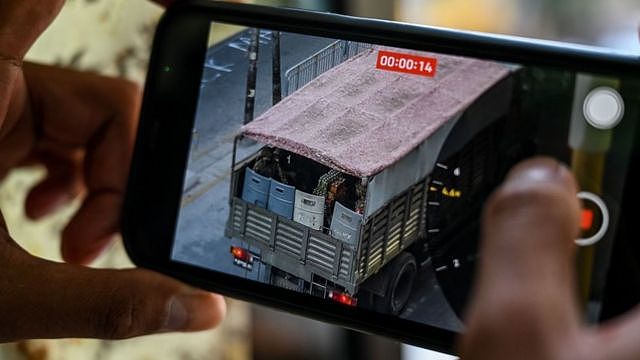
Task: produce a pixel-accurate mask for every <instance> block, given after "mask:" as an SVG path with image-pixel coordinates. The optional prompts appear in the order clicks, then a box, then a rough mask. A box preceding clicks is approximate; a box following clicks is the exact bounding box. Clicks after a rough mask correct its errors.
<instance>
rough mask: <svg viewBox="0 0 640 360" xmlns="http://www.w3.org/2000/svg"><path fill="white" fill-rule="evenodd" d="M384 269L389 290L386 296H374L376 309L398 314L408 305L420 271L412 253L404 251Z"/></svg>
mask: <svg viewBox="0 0 640 360" xmlns="http://www.w3.org/2000/svg"><path fill="white" fill-rule="evenodd" d="M382 271H383V272H384V274H383V277H384V278H385V281H386V282H387V291H386V293H385V296H384V297H380V296H374V305H375V309H376V310H377V311H379V312H382V313H385V314H391V315H398V314H400V312H401V311H402V310H403V309H404V307H405V306H406V305H407V302H408V301H409V297H410V296H411V292H412V290H413V283H414V281H415V279H416V274H417V273H418V265H417V264H416V259H415V257H414V256H413V255H412V254H411V253H408V252H406V251H405V252H402V253H400V254H398V256H396V258H395V259H393V260H392V261H391V262H390V263H389V264H387V266H386V267H385V268H384V269H383V270H382Z"/></svg>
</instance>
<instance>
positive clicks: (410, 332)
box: [121, 0, 640, 353]
mask: <svg viewBox="0 0 640 360" xmlns="http://www.w3.org/2000/svg"><path fill="white" fill-rule="evenodd" d="M212 21H213V22H223V23H231V24H238V25H242V26H250V27H260V28H267V29H271V30H280V31H289V32H298V33H304V34H308V35H315V36H324V37H330V38H340V39H348V40H354V41H362V42H370V43H378V44H381V45H388V46H395V47H404V48H412V49H416V50H429V51H434V52H446V53H451V54H455V55H463V56H472V57H478V58H486V59H494V60H500V61H508V62H519V63H527V64H532V65H545V66H550V67H561V68H569V69H572V70H575V71H585V72H592V73H602V74H615V75H618V76H620V75H633V76H638V75H639V74H640V58H639V57H638V56H634V55H629V54H622V53H618V52H616V51H613V50H605V49H596V48H589V47H582V46H575V45H570V44H562V43H555V42H546V41H536V40H530V39H523V38H515V37H508V36H500V35H489V34H479V33H473V32H463V31H455V30H448V29H441V28H433V27H425V26H416V25H407V24H401V23H396V22H390V21H381V20H370V19H362V18H356V17H351V16H342V15H335V14H328V13H318V12H311V11H304V10H295V9H282V8H269V7H260V6H254V5H241V4H229V3H221V2H212V1H206V0H186V1H181V2H178V3H177V4H176V5H174V6H172V7H170V8H169V9H168V10H167V12H166V13H165V15H164V16H163V18H162V19H161V21H160V24H159V26H158V28H157V31H156V35H155V39H154V43H153V50H152V55H151V60H150V63H149V70H148V76H147V83H146V86H145V91H144V100H143V105H142V110H141V116H140V124H139V128H138V136H137V139H136V145H135V151H134V155H133V160H132V165H131V173H130V178H129V183H128V186H127V192H126V197H125V202H124V207H123V215H122V222H121V224H122V234H123V238H124V243H125V247H126V250H127V252H128V254H129V256H130V257H131V259H132V260H133V261H134V263H135V264H136V265H138V266H141V267H145V268H148V269H152V270H155V271H158V272H161V273H164V274H167V275H169V276H173V277H175V278H178V279H181V280H183V281H185V282H187V283H190V284H193V285H195V286H199V287H202V288H205V289H208V290H212V291H216V292H220V293H222V294H225V295H229V296H233V297H236V298H240V299H243V300H249V301H252V302H257V303H260V304H263V305H268V306H272V307H276V308H279V309H282V310H286V311H289V312H293V313H297V314H301V315H304V316H308V317H312V318H315V319H319V320H323V321H328V322H332V323H335V324H338V325H341V326H344V327H348V328H353V329H357V330H360V331H365V332H370V333H375V334H379V335H383V336H387V337H391V338H395V339H398V340H401V341H404V342H407V343H411V344H414V345H418V346H423V347H427V348H430V349H434V350H437V351H442V352H447V353H454V352H455V349H454V344H455V336H456V334H455V333H454V332H451V331H447V330H443V329H440V328H436V327H433V326H429V325H425V324H421V323H417V322H412V321H408V320H402V319H399V318H396V317H392V316H387V315H381V314H377V313H373V312H370V311H366V310H363V309H359V308H356V309H352V308H346V307H344V306H341V305H338V304H331V303H328V302H327V301H325V300H323V299H316V298H312V297H310V296H308V295H303V294H297V293H294V292H291V291H287V290H284V289H279V288H275V287H272V286H269V285H265V284H260V283H256V282H253V281H250V280H245V279H239V278H236V277H234V276H230V275H226V274H222V273H217V272H214V271H210V270H206V269H202V268H199V267H195V266H191V265H187V264H183V263H178V262H174V261H171V259H170V254H171V246H172V244H173V240H174V239H173V237H174V232H175V226H176V222H177V212H178V210H179V208H180V200H181V194H182V189H183V181H184V169H185V167H186V161H187V156H188V152H189V145H190V140H191V131H192V126H193V121H194V118H195V112H196V106H197V100H198V94H199V84H200V81H201V77H202V71H203V66H202V64H203V61H204V58H205V53H206V50H207V47H206V44H207V39H208V35H209V28H210V24H211V22H212ZM633 153H634V154H636V155H635V156H632V159H637V158H638V157H637V154H638V148H637V146H635V142H634V149H633ZM627 180H631V179H627ZM626 203H628V201H626ZM624 207H625V204H624V203H623V209H624Z"/></svg>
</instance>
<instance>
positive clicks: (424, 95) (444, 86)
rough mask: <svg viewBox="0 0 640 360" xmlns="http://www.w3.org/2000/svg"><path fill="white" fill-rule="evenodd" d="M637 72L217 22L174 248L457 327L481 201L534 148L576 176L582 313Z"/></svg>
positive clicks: (255, 276) (254, 274) (258, 277)
mask: <svg viewBox="0 0 640 360" xmlns="http://www.w3.org/2000/svg"><path fill="white" fill-rule="evenodd" d="M639 85H640V83H639V82H638V79H631V78H628V77H625V78H620V77H615V76H603V75H598V74H590V73H576V72H574V71H568V70H564V69H561V68H550V67H549V68H547V67H540V66H528V65H526V64H517V63H504V62H498V61H490V60H483V59H474V58H469V57H462V56H454V55H449V54H442V53H434V52H429V51H416V50H407V49H402V48H394V47H388V46H379V45H375V44H367V43H359V42H353V41H347V40H341V39H329V38H323V37H316V36H309V35H302V34H295V33H287V32H276V31H271V30H269V29H254V28H242V27H237V26H231V25H226V24H220V23H214V24H212V26H211V39H210V44H209V48H208V51H207V54H206V58H205V59H203V76H202V81H201V85H200V86H201V88H200V97H199V103H198V109H197V115H196V119H195V123H194V124H195V125H194V127H193V132H192V139H191V140H192V141H191V150H190V154H189V160H188V167H187V169H186V175H185V179H184V190H183V197H182V203H181V209H180V212H179V219H178V225H177V229H176V233H175V240H174V244H173V248H172V249H173V250H172V254H171V257H172V260H174V261H178V262H182V263H187V264H190V265H195V266H199V267H202V268H206V269H210V270H213V271H218V272H223V273H226V274H231V275H234V276H237V277H239V278H243V279H250V280H253V281H257V282H261V283H266V284H270V285H272V286H276V287H280V288H285V289H288V290H290V291H295V292H299V293H304V294H308V296H313V297H320V298H324V299H326V301H327V302H334V303H337V304H340V306H345V307H361V308H365V309H370V310H373V311H376V312H380V313H385V314H391V315H394V316H398V317H400V318H403V319H408V320H411V321H415V322H420V323H424V324H428V325H432V326H436V327H439V328H443V329H448V330H453V331H460V330H461V329H462V327H463V323H462V320H461V314H462V313H463V311H464V307H465V304H466V302H467V300H468V298H469V291H470V289H471V288H472V285H473V278H474V269H475V265H476V262H477V261H478V259H479V258H480V256H481V255H482V254H481V253H479V252H478V230H479V226H480V224H479V219H480V214H481V211H482V205H483V202H484V200H486V199H487V197H488V196H489V195H490V194H491V192H492V191H493V190H494V189H495V188H496V187H497V186H499V184H500V183H501V181H502V180H503V179H504V177H505V175H506V173H507V172H508V171H509V169H510V168H511V167H512V166H514V164H516V163H518V162H519V161H521V160H523V159H526V158H529V157H532V156H536V155H546V156H552V157H554V158H556V159H558V160H560V161H562V162H563V163H565V164H567V165H568V166H569V167H570V168H571V169H572V170H573V172H574V174H575V175H576V177H577V179H578V182H579V185H580V188H581V192H580V193H579V194H578V197H579V198H580V199H581V200H582V205H583V208H582V213H581V224H580V225H581V235H580V238H578V239H576V243H577V244H578V246H579V251H578V261H577V265H576V266H578V274H579V277H580V278H579V289H580V298H581V300H582V301H583V303H584V306H585V310H586V313H587V316H588V317H589V318H591V319H596V318H597V317H598V313H599V307H600V302H601V298H602V293H603V289H604V285H605V284H604V282H605V281H604V279H605V276H604V275H605V274H606V271H607V269H608V265H609V257H610V250H611V244H612V242H613V241H614V238H615V235H616V226H615V225H616V220H617V218H618V215H619V207H620V202H621V199H622V195H623V193H622V189H623V188H624V185H625V184H624V180H625V177H626V173H627V170H628V166H629V157H630V154H629V153H630V149H631V147H632V142H633V140H634V139H633V134H634V133H635V129H634V127H635V123H636V121H637V118H638V114H639V112H638V110H639V109H638V106H639V105H640V104H639V103H638V88H639ZM483 261H491V259H483Z"/></svg>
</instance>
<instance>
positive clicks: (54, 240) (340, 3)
mask: <svg viewBox="0 0 640 360" xmlns="http://www.w3.org/2000/svg"><path fill="white" fill-rule="evenodd" d="M242 2H251V3H260V4H265V5H271V6H292V7H301V8H308V9H316V10H324V11H334V12H338V13H346V14H353V15H361V16H370V17H378V18H384V19H395V20H402V21H409V22H415V23H421V24H428V25H436V26H446V27H453V28H459V29H468V30H478V31H488V32H496V33H503V34H512V35H522V36H529V37H538V38H545V39H553V40H566V41H572V42H577V43H583V44H592V45H600V46H606V47H612V48H618V49H625V50H628V51H633V52H637V53H639V54H640V42H639V41H638V38H639V31H638V29H639V24H640V3H638V2H637V0H616V1H615V2H614V1H605V0H563V1H555V0H526V1H525V0H475V1H469V0H395V1H392V0H263V1H258V0H256V1H242ZM161 13H162V9H160V8H159V7H157V6H155V5H152V4H151V3H149V2H148V1H146V0H67V4H66V5H65V8H64V9H63V11H62V13H61V15H60V16H59V18H58V19H57V20H56V21H55V23H54V24H53V25H52V26H51V28H50V29H49V30H48V31H47V32H46V33H45V35H44V36H43V37H42V38H41V39H40V40H39V41H38V42H37V43H36V45H35V46H34V47H33V49H32V50H31V52H30V53H29V55H28V58H29V59H30V60H32V61H38V62H44V63H49V64H57V65H60V66H65V67H71V68H76V69H81V70H87V71H96V72H99V73H102V74H108V75H113V76H122V77H127V78H129V79H132V80H134V81H137V82H139V83H140V84H143V82H144V77H145V71H146V64H147V61H148V54H149V47H150V41H151V39H152V37H153V31H154V28H155V25H156V23H157V21H158V18H159V16H160V15H161ZM43 176H44V171H43V170H42V169H39V168H30V169H21V170H19V171H14V172H13V173H12V174H11V175H10V176H8V177H7V178H6V179H4V181H2V183H0V209H1V210H2V212H3V213H4V215H5V217H6V219H7V222H8V224H9V227H10V231H11V233H12V235H13V236H14V237H15V238H16V240H17V241H18V242H20V243H21V244H22V246H24V247H25V248H27V249H28V250H29V251H30V252H32V253H34V254H36V255H38V256H42V257H46V258H49V259H54V260H59V259H60V255H59V250H58V244H59V243H58V239H59V233H60V231H61V229H62V228H63V227H64V224H65V222H66V220H67V219H68V218H69V216H70V215H71V214H72V213H73V212H74V211H75V209H76V207H77V204H72V205H71V206H69V207H68V208H66V209H64V210H63V211H61V212H60V213H59V214H56V215H54V216H51V217H49V218H46V219H44V220H41V221H38V222H31V221H29V220H27V219H26V218H25V217H24V214H23V207H22V203H23V201H24V198H25V195H26V192H27V190H28V189H29V188H30V187H31V186H33V184H34V183H36V182H37V181H38V180H39V179H41V178H42V177H43ZM95 266H98V267H100V266H102V267H128V266H131V263H130V262H129V261H128V259H127V258H126V255H125V253H124V250H123V248H122V245H121V244H120V243H119V242H118V243H116V245H114V246H113V247H112V248H111V249H110V250H109V252H108V253H107V254H105V255H104V256H102V257H101V258H100V259H99V260H98V261H97V263H96V264H95ZM5 326H7V324H5ZM252 358H253V359H332V360H335V359H374V360H375V359H385V360H386V359H390V360H392V359H406V360H413V359H448V358H450V357H448V356H445V355H441V354H435V353H432V352H428V351H423V350H420V349H417V348H413V347H409V346H403V345H401V344H399V343H397V342H394V341H390V340H386V339H383V338H380V337H375V336H368V335H360V334H357V333H354V332H351V331H348V330H344V329H342V328H339V327H335V326H331V325H327V324H323V323H320V322H315V321H311V320H306V319H303V318H300V317H296V316H292V315H288V314H285V313H281V312H276V311H273V310H268V309H265V308H261V307H256V306H252V305H249V304H246V303H243V302H239V301H234V300H229V316H228V318H227V320H226V321H225V322H224V324H223V325H222V326H221V327H220V328H218V329H216V330H214V331H209V332H204V333H200V334H190V335H156V336H148V337H145V338H142V339H134V340H127V341H120V342H110V341H99V340H79V339H66V340H55V341H44V340H34V341H23V342H20V343H15V344H5V345H0V359H17V360H22V359H40V360H48V359H52V360H57V359H101V360H102V359H194V360H195V359H252Z"/></svg>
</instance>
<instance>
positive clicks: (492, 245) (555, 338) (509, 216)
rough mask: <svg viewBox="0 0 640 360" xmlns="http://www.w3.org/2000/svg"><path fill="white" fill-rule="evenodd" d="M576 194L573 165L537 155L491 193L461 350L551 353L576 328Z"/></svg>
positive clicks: (545, 355)
mask: <svg viewBox="0 0 640 360" xmlns="http://www.w3.org/2000/svg"><path fill="white" fill-rule="evenodd" d="M576 192H577V186H576V183H575V180H574V178H573V176H572V175H571V173H570V172H569V170H568V169H566V168H565V167H564V166H563V165H561V164H559V163H558V162H557V161H555V160H552V159H548V158H535V159H532V160H528V161H525V162H523V163H522V164H520V165H518V166H516V167H515V168H514V169H513V170H512V171H511V172H510V174H509V175H508V177H507V180H506V181H505V183H504V184H503V185H502V186H501V187H500V188H499V189H498V190H497V191H496V192H495V193H494V194H493V195H492V197H491V198H490V200H489V201H488V203H487V205H486V208H485V213H484V219H483V230H482V248H481V256H482V259H481V262H480V267H479V278H478V281H477V283H476V285H477V288H476V290H475V297H474V300H473V303H472V306H471V308H470V312H469V316H468V331H467V332H466V335H465V338H464V339H463V341H462V352H463V354H468V355H469V358H476V359H477V358H487V359H491V358H493V359H496V358H508V357H504V355H505V354H510V355H513V358H523V357H521V356H522V354H529V355H530V357H526V358H532V359H533V358H550V357H549V356H550V352H551V351H554V349H558V348H560V347H561V346H566V343H565V344H562V342H563V341H566V340H567V339H568V338H569V337H571V336H573V335H575V334H577V333H578V332H579V329H580V321H579V316H578V307H577V304H576V299H575V279H574V276H575V275H574V269H573V261H572V260H573V255H574V244H573V242H574V239H575V238H576V237H577V235H578V214H579V201H578V199H577V197H576ZM474 354H475V355H474ZM479 354H482V355H486V356H484V357H483V356H481V355H479ZM501 356H503V357H501Z"/></svg>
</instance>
